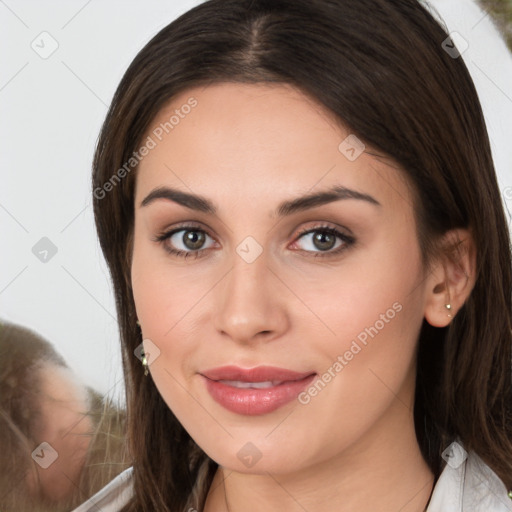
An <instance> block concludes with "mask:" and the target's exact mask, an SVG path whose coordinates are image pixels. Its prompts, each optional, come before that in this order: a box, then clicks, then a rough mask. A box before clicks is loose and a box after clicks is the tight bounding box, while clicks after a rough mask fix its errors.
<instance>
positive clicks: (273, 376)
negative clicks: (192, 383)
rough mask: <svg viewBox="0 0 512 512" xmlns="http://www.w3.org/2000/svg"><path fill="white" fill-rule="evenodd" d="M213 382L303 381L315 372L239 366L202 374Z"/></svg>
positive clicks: (220, 368)
mask: <svg viewBox="0 0 512 512" xmlns="http://www.w3.org/2000/svg"><path fill="white" fill-rule="evenodd" d="M200 373H201V375H203V376H204V377H206V378H208V379H211V380H230V381H239V382H266V381H279V382H286V381H292V380H301V379H304V378H305V377H309V376H310V375H313V374H314V373H315V372H296V371H293V370H287V369H286V368H278V367H276V366H257V367H255V368H240V367H238V366H219V367H218V368H211V369H209V370H205V371H203V372H200Z"/></svg>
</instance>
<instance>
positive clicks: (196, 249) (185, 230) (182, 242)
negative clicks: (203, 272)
mask: <svg viewBox="0 0 512 512" xmlns="http://www.w3.org/2000/svg"><path fill="white" fill-rule="evenodd" d="M207 238H211V237H210V235H208V233H206V231H204V230H203V229H200V228H199V227H196V226H191V225H189V226H181V227H180V228H176V229H173V230H171V231H167V232H164V233H161V234H160V235H158V236H156V237H155V238H154V239H153V240H154V241H155V242H159V243H161V244H163V246H164V249H165V250H166V251H167V252H168V253H169V254H173V255H175V256H180V257H183V258H187V257H189V256H193V257H194V258H198V257H200V256H201V255H202V254H203V251H205V250H206V249H208V248H210V247H206V248H205V247H203V245H204V243H205V241H206V240H207Z"/></svg>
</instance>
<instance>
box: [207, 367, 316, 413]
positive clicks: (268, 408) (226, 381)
mask: <svg viewBox="0 0 512 512" xmlns="http://www.w3.org/2000/svg"><path fill="white" fill-rule="evenodd" d="M200 375H201V376H202V378H203V380H204V381H205V385H206V389H207V390H208V392H209V394H210V395H211V397H212V398H213V399H214V400H215V401H216V402H217V403H219V404H220V405H222V406H223V407H224V408H226V409H228V410H229V411H231V412H234V413H237V414H244V415H250V416H252V415H258V414H266V413H270V412H272V411H275V410H276V409H278V408H280V407H282V406H283V405H285V404H287V403H289V402H290V401H292V400H294V399H295V398H296V397H297V395H298V394H299V393H300V392H301V391H303V390H304V388H306V387H307V386H308V385H309V384H310V383H311V381H312V380H313V379H314V377H315V375H316V373H315V372H296V371H292V370H288V369H285V368H278V367H274V366H259V367H256V368H249V369H244V368H239V367H237V366H223V367H219V368H213V369H210V370H206V371H204V372H201V374H200Z"/></svg>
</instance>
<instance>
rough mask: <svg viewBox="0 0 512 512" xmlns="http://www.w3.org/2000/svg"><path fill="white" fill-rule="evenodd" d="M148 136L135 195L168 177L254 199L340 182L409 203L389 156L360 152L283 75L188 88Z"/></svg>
mask: <svg viewBox="0 0 512 512" xmlns="http://www.w3.org/2000/svg"><path fill="white" fill-rule="evenodd" d="M148 137H149V138H151V140H152V141H153V145H154V147H153V149H151V151H150V152H149V153H148V154H147V156H145V157H144V158H143V159H142V160H141V162H140V164H139V167H138V170H137V197H138V198H140V196H141V195H142V194H143V193H144V194H147V193H148V192H149V191H150V190H151V189H152V188H154V187H157V186H161V185H168V186H173V187H177V188H181V189H183V190H188V189H191V190H193V191H195V192H197V193H200V194H203V195H207V196H211V197H213V196H215V197H218V198H222V197H225V198H226V200H229V201H230V202H231V203H232V202H233V196H235V197H236V198H239V200H241V201H242V200H243V201H250V200H251V199H254V200H258V203H259V204H262V203H263V202H264V201H263V198H265V199H268V200H270V199H271V198H273V197H275V198H276V202H277V200H278V198H279V200H280V199H282V198H283V195H286V196H290V194H293V192H296V193H306V192H308V191H311V190H314V189H315V188H323V187H329V186H332V185H342V186H345V187H348V188H351V189H355V190H360V191H362V192H366V193H370V194H371V193H372V191H373V193H374V194H378V195H379V197H381V198H382V199H383V202H386V200H387V202H388V203H389V204H390V206H391V207H393V208H398V207H404V208H407V207H410V206H412V205H411V194H410V193H409V185H408V182H407V181H406V180H405V179H404V175H403V172H402V171H400V170H399V169H397V167H396V165H395V164H393V162H391V161H390V160H384V159H381V158H377V157H375V156H374V155H373V154H369V152H373V150H372V149H371V148H369V147H366V148H365V151H363V152H362V153H360V150H361V149H362V146H360V144H362V141H359V139H357V137H355V136H354V135H353V134H351V133H350V130H349V129H347V128H346V127H345V126H344V125H343V124H342V123H341V121H340V120H339V119H337V118H336V116H335V115H334V114H333V113H332V112H331V111H329V110H328V109H326V108H325V107H324V106H323V105H321V104H320V103H318V102H317V101H315V100H314V99H312V98H311V97H309V96H308V95H306V94H304V93H303V92H301V91H299V90H297V89H296V88H294V87H292V86H290V85H287V84H242V83H217V84H212V85H209V86H207V87H196V88H191V89H188V90H186V91H184V92H182V93H180V94H179V95H177V96H175V97H174V98H173V99H172V100H171V101H170V102H169V103H168V104H167V105H166V106H165V107H164V108H162V109H161V110H160V112H159V113H158V114H157V116H156V117H155V118H154V120H153V121H152V122H151V123H150V126H149V128H148V130H147V132H146V135H145V137H144V140H147V138H148ZM358 144H359V145H358ZM347 151H348V152H347ZM358 155H359V156H358ZM354 156H355V157H356V158H354ZM228 191H229V192H228ZM372 195H373V194H372ZM397 198H398V199H400V200H401V201H400V203H403V202H404V201H405V203H406V204H399V202H397ZM220 201H222V199H220ZM253 206H256V205H253Z"/></svg>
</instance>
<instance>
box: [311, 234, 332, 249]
mask: <svg viewBox="0 0 512 512" xmlns="http://www.w3.org/2000/svg"><path fill="white" fill-rule="evenodd" d="M313 240H314V243H315V245H316V246H317V248H318V249H322V250H327V249H332V248H333V247H334V243H335V241H336V239H335V237H334V235H333V234H332V233H326V232H319V233H317V234H316V235H315V236H314V237H313ZM333 242H334V243H333Z"/></svg>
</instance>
